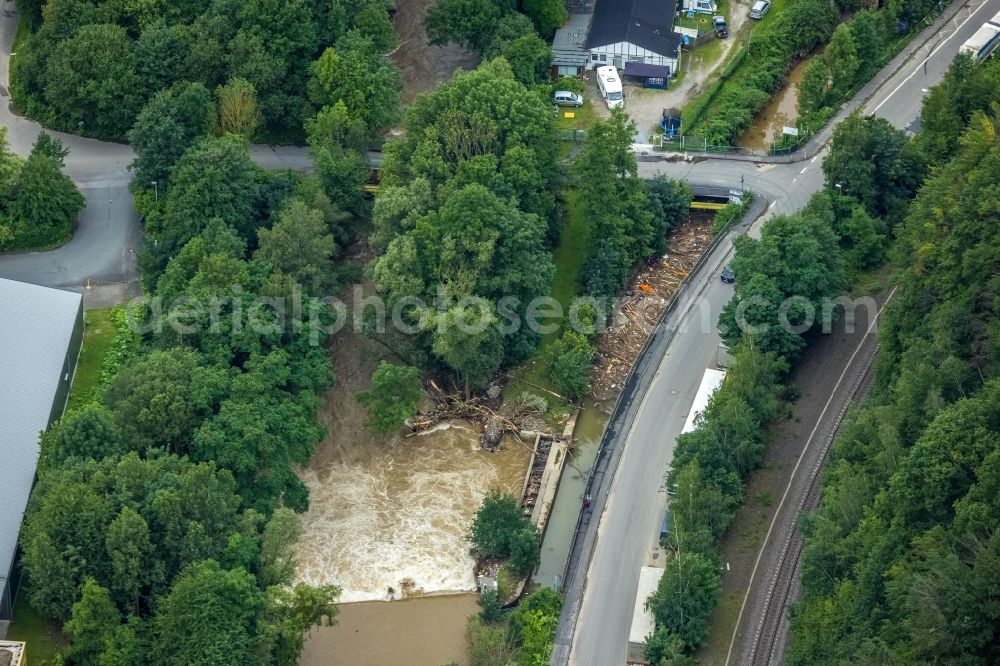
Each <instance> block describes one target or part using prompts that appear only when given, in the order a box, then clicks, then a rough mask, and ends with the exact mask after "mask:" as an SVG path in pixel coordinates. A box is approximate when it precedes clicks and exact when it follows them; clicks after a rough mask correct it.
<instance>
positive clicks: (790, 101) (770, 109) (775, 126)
mask: <svg viewBox="0 0 1000 666" xmlns="http://www.w3.org/2000/svg"><path fill="white" fill-rule="evenodd" d="M809 60H810V59H809V58H807V59H805V60H803V61H802V62H800V63H799V64H797V65H796V66H795V67H793V68H792V71H791V72H789V73H788V81H787V82H786V83H785V87H784V88H782V89H781V90H779V91H778V92H777V93H776V94H775V96H774V97H773V98H771V101H770V103H768V105H767V106H766V107H764V110H763V111H761V112H760V114H759V115H758V116H757V118H756V119H754V123H753V125H751V126H750V129H748V130H747V131H746V132H745V133H744V134H743V137H742V138H741V139H740V145H741V146H743V147H744V148H753V149H755V150H758V149H763V150H767V149H768V148H770V147H771V143H773V142H774V141H776V140H778V139H780V138H781V129H782V127H784V126H785V125H788V126H789V127H794V126H795V121H796V120H797V119H798V117H799V111H798V102H799V89H798V85H799V81H801V80H802V76H803V75H804V74H805V71H806V67H807V66H808V65H809Z"/></svg>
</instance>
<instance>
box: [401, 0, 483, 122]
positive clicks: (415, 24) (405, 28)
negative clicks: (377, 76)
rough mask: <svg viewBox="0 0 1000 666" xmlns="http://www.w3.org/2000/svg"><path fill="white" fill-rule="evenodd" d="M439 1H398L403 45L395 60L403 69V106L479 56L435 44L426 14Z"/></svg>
mask: <svg viewBox="0 0 1000 666" xmlns="http://www.w3.org/2000/svg"><path fill="white" fill-rule="evenodd" d="M436 1H437V0H396V16H395V17H394V18H393V20H392V23H393V26H395V28H396V40H397V41H398V42H399V46H398V47H397V48H396V50H395V51H394V52H393V53H392V56H391V57H392V61H393V62H394V63H396V66H397V67H399V68H400V69H401V70H403V105H404V106H405V105H409V104H410V102H412V101H413V98H414V97H416V96H417V94H418V93H421V92H424V91H425V90H430V89H431V88H433V87H435V86H436V85H438V84H439V83H441V82H442V81H447V80H448V79H450V78H451V75H452V74H454V73H455V70H457V69H472V68H474V67H475V66H476V65H477V64H479V56H478V55H476V54H475V53H474V52H472V51H468V50H466V49H463V48H462V47H460V46H455V45H454V44H449V45H447V46H431V44H430V43H429V42H428V41H427V33H426V32H425V31H424V16H425V15H426V14H427V10H428V9H429V8H430V7H431V6H433V5H434V3H435V2H436Z"/></svg>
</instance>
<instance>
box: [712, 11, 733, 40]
mask: <svg viewBox="0 0 1000 666" xmlns="http://www.w3.org/2000/svg"><path fill="white" fill-rule="evenodd" d="M712 27H713V28H714V29H715V36H716V37H719V38H720V39H725V38H726V37H728V36H729V26H728V25H726V19H725V17H724V16H713V17H712Z"/></svg>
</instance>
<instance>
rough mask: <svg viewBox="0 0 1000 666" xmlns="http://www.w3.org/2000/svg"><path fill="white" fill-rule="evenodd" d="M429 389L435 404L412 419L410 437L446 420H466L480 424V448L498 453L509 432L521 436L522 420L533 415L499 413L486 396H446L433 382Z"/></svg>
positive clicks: (527, 412) (513, 412) (528, 412)
mask: <svg viewBox="0 0 1000 666" xmlns="http://www.w3.org/2000/svg"><path fill="white" fill-rule="evenodd" d="M428 388H429V390H428V394H429V395H430V397H431V400H432V402H433V404H432V406H431V407H430V408H428V409H425V410H423V411H421V412H420V413H419V414H417V415H416V416H415V417H414V418H413V419H411V420H410V422H409V427H410V432H409V434H408V435H407V437H410V436H413V435H415V434H417V433H419V432H423V431H424V430H428V429H430V428H432V427H434V426H435V425H437V424H438V423H440V422H442V421H450V420H454V419H466V420H470V421H478V422H479V423H480V425H481V426H482V433H481V434H480V435H479V443H480V445H481V446H482V447H483V448H484V449H487V450H490V451H495V450H496V449H497V448H498V447H499V446H500V440H501V439H502V438H503V436H504V435H505V434H508V433H509V434H514V435H516V434H518V433H519V432H520V431H521V426H520V420H521V419H522V418H525V417H528V416H530V415H531V412H530V410H525V409H523V408H522V409H515V410H508V411H497V410H495V409H493V408H491V407H490V406H489V405H487V404H486V399H485V398H483V397H473V398H470V399H469V400H466V399H464V398H462V397H461V396H460V395H459V394H457V393H446V392H445V391H444V390H442V389H441V387H439V386H438V385H437V384H435V383H434V382H433V381H431V382H430V384H429V387H428Z"/></svg>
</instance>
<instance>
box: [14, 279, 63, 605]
mask: <svg viewBox="0 0 1000 666" xmlns="http://www.w3.org/2000/svg"><path fill="white" fill-rule="evenodd" d="M81 298H82V297H81V296H80V294H74V293H72V292H69V291H61V290H59V289H49V288H48V287H39V286H37V285H33V284H27V283H24V282H14V281H13V280H6V279H3V278H0V593H2V592H3V589H4V588H5V587H6V585H7V574H8V572H9V571H10V566H11V562H12V561H13V558H14V553H15V551H16V549H17V535H18V532H20V529H21V519H22V518H23V517H24V509H25V506H26V505H27V503H28V495H29V494H30V493H31V485H32V483H33V482H34V478H35V465H36V464H37V463H38V434H39V433H40V432H41V431H42V430H45V429H46V428H47V427H48V425H49V416H50V414H51V413H52V402H53V399H54V398H55V395H56V392H57V390H58V388H59V383H60V380H61V379H62V373H63V364H64V362H65V360H66V351H67V350H68V348H69V345H70V340H71V338H72V336H73V328H74V325H75V324H76V318H77V316H78V314H79V310H80V299H81Z"/></svg>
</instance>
